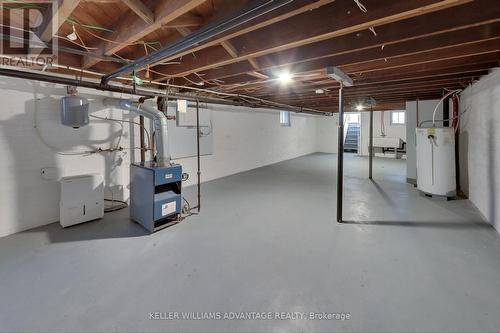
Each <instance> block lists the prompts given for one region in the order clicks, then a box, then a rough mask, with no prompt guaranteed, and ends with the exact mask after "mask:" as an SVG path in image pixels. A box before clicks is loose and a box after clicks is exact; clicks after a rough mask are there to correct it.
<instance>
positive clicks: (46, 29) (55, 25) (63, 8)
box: [40, 0, 81, 42]
mask: <svg viewBox="0 0 500 333" xmlns="http://www.w3.org/2000/svg"><path fill="white" fill-rule="evenodd" d="M80 1H81V0H61V1H60V2H59V7H58V8H57V9H56V10H55V13H54V15H52V13H53V12H50V13H46V17H47V18H46V21H45V22H43V23H42V33H41V35H40V36H41V39H42V40H43V41H44V42H49V41H50V40H51V39H52V37H53V34H54V33H57V31H58V30H59V28H60V27H61V25H63V23H64V22H65V21H66V19H67V18H68V17H69V16H70V15H71V13H72V12H73V11H74V10H75V9H76V7H77V6H78V5H79V4H80Z"/></svg>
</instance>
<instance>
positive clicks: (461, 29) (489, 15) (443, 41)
mask: <svg viewBox="0 0 500 333" xmlns="http://www.w3.org/2000/svg"><path fill="white" fill-rule="evenodd" d="M483 7H484V3H482V4H481V3H473V4H470V5H469V4H468V5H463V6H460V7H457V8H456V10H451V9H450V10H444V11H441V12H437V13H433V14H429V15H425V16H422V17H418V18H414V19H411V20H406V21H403V22H398V23H397V24H389V25H387V26H382V27H379V28H377V30H378V31H379V36H377V38H374V36H372V35H369V34H370V32H368V33H366V32H364V33H362V34H361V35H360V36H356V35H353V34H350V35H346V36H341V37H337V38H333V39H331V40H328V41H324V42H320V43H315V44H311V45H307V46H303V47H299V48H294V49H291V50H287V51H285V52H278V53H275V54H270V55H266V56H263V57H259V58H257V61H258V64H259V66H260V69H261V70H262V69H267V70H271V69H278V68H286V69H287V70H289V71H291V72H293V73H299V72H304V71H311V70H315V69H321V68H324V67H325V66H328V65H332V64H335V65H346V64H352V63H358V62H362V61H369V60H374V59H384V58H390V57H393V56H399V55H404V54H411V53H416V52H421V51H426V50H432V49H438V48H443V47H448V46H453V45H460V44H464V43H468V42H472V41H476V40H484V39H489V38H493V37H497V36H499V35H500V9H499V8H495V9H491V10H486V8H483ZM454 12H455V13H456V17H457V19H456V20H448V19H447V18H448V17H450V16H452V15H453V13H454ZM466 13H470V14H468V15H467V14H466ZM429 22H432V23H429ZM492 22H494V23H492ZM253 70H254V68H251V67H249V66H248V65H246V63H244V62H239V63H234V64H230V65H227V66H224V67H219V68H215V69H211V70H209V71H206V72H205V73H204V74H205V77H206V78H207V79H220V80H224V79H225V78H227V77H230V76H235V75H240V74H243V73H246V72H249V71H253Z"/></svg>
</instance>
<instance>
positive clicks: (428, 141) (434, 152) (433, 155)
mask: <svg viewBox="0 0 500 333" xmlns="http://www.w3.org/2000/svg"><path fill="white" fill-rule="evenodd" d="M416 131H417V133H416V134H417V138H416V139H417V141H416V142H417V188H418V189H419V190H420V191H422V192H424V193H426V194H431V195H440V196H446V197H448V198H450V197H453V196H455V195H456V179H455V131H454V129H453V128H451V127H443V128H435V127H432V128H417V130H416Z"/></svg>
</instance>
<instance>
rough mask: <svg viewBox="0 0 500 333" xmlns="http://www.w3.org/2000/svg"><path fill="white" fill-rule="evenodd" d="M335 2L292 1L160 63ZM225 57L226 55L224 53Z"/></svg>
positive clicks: (323, 0) (317, 0)
mask: <svg viewBox="0 0 500 333" xmlns="http://www.w3.org/2000/svg"><path fill="white" fill-rule="evenodd" d="M334 1H335V0H315V1H313V2H311V0H294V1H293V2H291V3H290V4H288V5H286V6H283V7H281V8H279V9H277V10H275V11H273V12H271V13H269V14H267V15H263V16H262V17H260V18H259V19H257V20H255V22H253V21H252V22H251V23H249V24H247V25H245V26H243V27H242V28H241V29H238V30H237V31H232V32H230V33H228V34H227V35H224V36H222V37H220V38H216V39H214V40H212V41H210V42H208V43H205V44H202V45H198V46H194V47H193V48H191V49H190V50H188V51H185V52H182V53H180V54H179V55H177V56H175V57H171V58H167V59H164V60H163V61H162V62H167V61H171V60H174V59H176V58H179V57H183V56H185V55H188V54H191V53H193V52H197V51H200V50H203V49H206V48H210V47H213V46H217V45H219V44H220V43H221V42H222V41H225V40H230V39H233V38H235V37H238V36H241V35H244V34H247V33H249V32H252V31H255V30H258V29H261V28H264V27H267V26H270V25H272V24H275V23H277V22H280V21H283V20H286V19H288V18H290V17H293V16H296V15H299V14H302V13H305V12H309V11H311V10H314V9H317V8H319V7H321V6H324V5H327V4H330V3H332V2H334ZM225 54H226V55H227V53H225Z"/></svg>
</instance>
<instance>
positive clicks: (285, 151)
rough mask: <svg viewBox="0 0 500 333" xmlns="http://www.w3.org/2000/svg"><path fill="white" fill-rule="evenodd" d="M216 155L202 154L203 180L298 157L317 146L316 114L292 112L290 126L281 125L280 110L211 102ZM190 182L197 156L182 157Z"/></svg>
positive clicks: (312, 150) (194, 178) (179, 161)
mask: <svg viewBox="0 0 500 333" xmlns="http://www.w3.org/2000/svg"><path fill="white" fill-rule="evenodd" d="M209 108H210V109H212V110H214V111H215V112H213V113H212V115H213V131H214V154H213V155H208V156H203V157H202V169H203V170H202V172H203V175H202V176H203V177H202V179H203V181H208V180H212V179H216V178H220V177H224V176H227V175H231V174H235V173H238V172H242V171H246V170H251V169H255V168H258V167H261V166H264V165H269V164H273V163H277V162H280V161H284V160H288V159H292V158H295V157H298V156H302V155H306V154H311V153H314V152H316V151H317V148H316V117H315V116H308V115H297V114H291V123H292V126H291V127H281V126H280V123H279V112H277V111H274V110H260V109H250V108H241V107H232V106H222V105H211V106H209ZM176 162H178V163H180V164H182V166H183V169H184V171H185V172H188V173H189V174H191V176H192V177H191V178H190V179H189V181H188V185H189V184H194V183H195V181H196V176H195V175H196V158H194V157H193V158H186V159H180V160H177V161H176Z"/></svg>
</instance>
